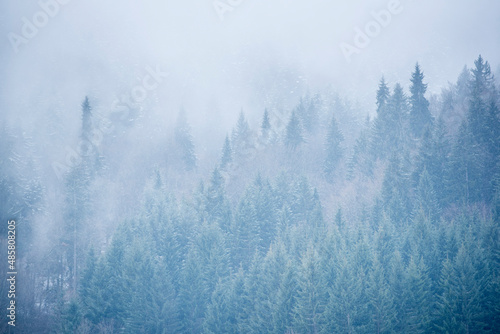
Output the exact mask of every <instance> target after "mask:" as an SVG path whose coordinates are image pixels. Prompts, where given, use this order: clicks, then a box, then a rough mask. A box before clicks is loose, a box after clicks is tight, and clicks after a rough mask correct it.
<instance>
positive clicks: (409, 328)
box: [401, 257, 432, 333]
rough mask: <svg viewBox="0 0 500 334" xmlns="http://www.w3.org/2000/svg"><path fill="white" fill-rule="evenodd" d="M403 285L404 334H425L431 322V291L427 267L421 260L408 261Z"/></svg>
mask: <svg viewBox="0 0 500 334" xmlns="http://www.w3.org/2000/svg"><path fill="white" fill-rule="evenodd" d="M403 282H404V285H403V295H402V298H403V310H404V312H403V317H402V319H401V321H402V325H403V328H404V332H405V333H427V332H428V331H429V329H430V320H431V310H432V308H431V306H432V299H431V290H430V281H429V277H428V272H427V267H426V266H425V264H424V263H423V261H422V259H419V260H414V259H413V257H412V258H411V259H410V262H409V264H408V267H407V269H406V273H405V275H404V281H403Z"/></svg>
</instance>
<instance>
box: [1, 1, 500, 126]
mask: <svg viewBox="0 0 500 334" xmlns="http://www.w3.org/2000/svg"><path fill="white" fill-rule="evenodd" d="M53 1H55V0H53ZM60 1H61V2H64V1H62V0H60ZM65 1H67V0H65ZM394 1H395V0H383V1H378V0H376V1H375V0H374V1H362V0H354V1H332V0H307V1H305V0H304V1H294V0H288V1H285V0H276V1H264V0H242V1H237V0H221V1H220V3H224V4H226V6H227V3H232V4H233V5H234V6H233V8H232V10H231V11H227V12H225V13H224V15H223V17H224V19H223V20H221V19H220V16H219V15H218V13H217V11H216V10H215V9H214V1H212V0H202V1H199V0H198V1H194V0H182V1H180V0H177V1H173V0H149V1H148V0H146V1H131V0H129V1H123V0H121V1H119V0H114V1H106V2H103V1H98V0H85V1H83V0H71V1H67V2H68V3H67V4H64V5H59V8H58V10H57V13H55V15H54V16H53V17H50V16H47V17H48V20H47V22H45V23H44V25H43V27H40V28H39V29H38V32H37V34H36V36H34V37H32V38H26V39H25V40H24V41H23V42H22V43H20V44H19V45H18V52H17V53H16V52H15V51H14V49H15V48H13V43H12V41H10V40H9V38H10V39H12V36H14V35H12V33H14V34H16V36H23V31H22V30H23V26H24V25H25V21H23V18H26V19H27V20H28V21H29V22H31V23H33V21H34V20H35V17H36V18H37V19H39V20H41V22H42V23H43V14H42V16H37V13H38V14H39V12H40V11H41V10H42V9H41V5H40V3H50V2H51V1H49V0H41V1H22V2H21V1H14V0H5V1H2V2H1V3H0V13H1V14H0V35H1V36H2V37H1V39H0V40H1V42H0V50H1V51H0V57H1V60H2V61H1V63H0V76H1V78H2V86H1V89H0V91H1V92H0V104H1V106H2V109H1V110H2V111H1V112H2V113H3V112H7V113H9V114H11V113H12V115H14V116H12V117H13V118H14V119H19V117H21V116H20V115H22V117H23V119H24V120H26V119H27V118H33V119H36V118H37V117H44V116H45V114H46V113H47V110H49V109H50V108H59V109H65V108H70V106H75V105H76V106H78V105H79V103H80V101H81V100H82V98H83V96H85V95H87V94H89V95H91V96H94V99H95V100H96V101H99V103H101V106H102V107H103V108H108V107H110V106H111V104H112V101H113V99H115V98H116V96H119V95H120V94H123V93H127V92H129V91H130V90H131V89H132V88H133V87H134V86H135V85H137V84H138V82H140V81H141V80H142V78H143V77H144V76H145V75H146V67H147V66H152V67H155V66H159V67H161V68H162V69H164V70H165V71H167V72H169V73H170V76H169V78H168V79H166V80H165V81H164V82H163V83H162V85H160V88H158V89H157V90H155V91H154V92H151V94H149V95H150V96H148V99H152V102H154V103H157V104H159V105H163V106H165V109H166V111H165V114H166V115H171V114H176V113H177V110H178V107H179V106H180V105H184V106H186V108H187V110H188V113H190V114H191V115H196V117H195V118H196V119H197V120H199V121H203V120H204V119H206V118H207V117H212V116H213V115H215V117H219V118H224V119H227V120H228V123H232V122H233V121H234V120H235V119H236V117H237V116H236V115H237V113H238V112H239V110H240V108H242V107H243V108H245V110H249V113H250V114H251V113H252V111H253V110H255V112H258V113H259V114H260V113H261V109H263V108H264V107H266V106H267V104H268V102H267V101H266V98H267V97H268V96H269V95H270V94H271V93H270V92H279V93H283V92H287V93H289V94H290V96H291V97H292V98H296V97H297V96H298V94H300V93H302V92H304V91H305V90H307V89H309V90H315V89H318V88H324V87H325V86H328V85H331V86H332V87H333V88H335V89H337V90H338V91H340V92H343V93H345V94H348V95H349V96H351V97H354V98H357V99H359V100H360V101H361V103H362V104H363V105H368V106H372V108H374V103H373V102H374V101H373V98H374V93H375V90H376V85H377V82H378V80H379V79H380V77H381V76H382V75H385V76H386V78H387V80H388V81H389V82H390V83H391V84H393V83H395V82H396V81H400V82H401V83H402V84H403V85H404V86H407V82H408V79H409V77H410V73H411V71H412V70H413V66H414V64H415V62H416V61H419V62H420V63H421V65H422V68H423V70H424V72H425V74H426V79H427V81H428V82H429V83H430V84H429V90H430V91H436V92H437V91H439V90H440V88H441V87H442V86H443V85H445V84H446V82H447V81H454V80H455V79H456V77H457V76H458V74H459V72H460V70H461V69H462V67H463V65H464V64H469V65H470V64H472V62H473V60H474V59H475V58H476V57H477V55H478V54H479V53H481V54H482V55H483V56H484V57H485V58H486V59H487V60H489V61H490V63H491V64H492V65H493V67H494V68H495V69H496V66H497V65H498V64H499V63H500V1H497V0H479V1H474V2H473V1H467V0H421V1H418V0H400V1H399V3H400V4H399V5H398V8H399V12H398V13H397V14H394V15H392V16H391V19H390V23H389V24H387V25H386V26H385V27H381V28H380V31H379V32H375V33H374V34H373V37H371V38H370V43H369V45H368V46H367V47H363V48H359V54H354V55H353V56H352V57H351V61H350V62H348V61H347V60H346V58H345V57H344V55H343V54H342V52H341V48H340V45H341V43H349V44H351V45H355V44H354V37H355V31H356V29H357V28H359V29H361V30H365V28H366V26H367V25H370V22H372V23H373V21H374V17H373V14H372V12H373V11H376V12H380V11H381V10H386V9H388V7H390V6H393V5H394ZM396 2H397V1H396ZM34 16H35V17H34ZM9 34H10V35H9ZM23 38H24V37H23ZM14 44H15V43H14ZM271 95H272V94H271ZM266 96H267V97H266ZM150 102H151V101H150ZM368 112H370V110H368ZM226 116H227V117H226ZM12 117H11V120H12ZM167 118H168V116H167ZM190 118H191V120H192V121H193V122H195V120H193V116H191V117H190ZM75 119H76V118H75Z"/></svg>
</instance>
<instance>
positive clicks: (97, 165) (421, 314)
mask: <svg viewBox="0 0 500 334" xmlns="http://www.w3.org/2000/svg"><path fill="white" fill-rule="evenodd" d="M424 73H425V68H422V67H421V66H419V64H418V63H417V64H416V66H415V67H414V68H409V69H408V75H405V76H406V77H408V80H407V82H399V83H398V82H387V81H386V79H384V78H383V77H382V78H381V79H380V83H379V85H378V87H373V91H376V101H372V102H373V103H372V105H373V109H374V110H376V114H374V115H371V116H370V112H369V111H364V110H362V111H359V109H358V107H357V106H356V104H355V103H352V102H350V101H349V100H348V99H347V98H343V97H342V96H339V95H338V94H335V93H333V92H332V91H330V90H324V91H321V92H310V93H308V94H305V95H304V96H296V97H294V98H293V99H294V100H293V101H292V102H293V103H294V104H295V107H294V108H290V109H277V108H271V107H270V108H269V109H266V110H262V111H259V114H260V115H261V116H260V120H259V122H251V121H249V119H248V118H247V111H245V110H235V111H234V112H235V113H238V114H239V117H238V120H237V122H236V124H234V126H233V128H232V129H224V128H222V127H221V128H214V129H212V131H211V132H212V133H211V135H213V136H214V138H224V139H223V140H221V141H220V143H219V146H218V147H215V148H212V150H204V151H202V150H200V149H199V147H198V146H197V143H200V141H203V140H205V139H204V138H198V137H197V135H198V134H197V133H196V132H194V131H193V130H192V127H191V125H190V122H189V119H190V116H189V115H190V111H189V110H184V109H183V108H181V109H180V111H179V112H178V116H177V119H176V121H175V122H174V123H173V124H172V125H171V126H170V125H168V126H167V125H165V131H166V133H168V136H166V137H161V136H160V137H155V136H154V135H153V134H151V138H152V139H151V140H152V145H151V147H154V151H152V152H149V151H148V152H140V154H128V152H129V150H130V151H134V152H137V151H138V150H139V151H140V150H141V149H140V147H141V146H140V145H141V142H138V141H136V140H135V137H134V136H133V133H136V132H134V131H141V132H147V131H148V129H144V128H141V127H139V126H138V130H134V129H133V126H134V125H123V124H121V123H120V122H115V121H114V120H113V118H110V122H111V125H112V126H113V127H114V129H115V130H114V131H102V129H103V127H102V125H100V123H99V119H98V117H97V114H96V113H95V112H94V110H96V108H99V106H98V103H99V102H98V101H96V100H94V99H93V97H92V95H90V94H89V96H88V97H84V96H82V101H83V102H82V104H81V107H80V106H77V107H75V110H78V112H80V113H81V117H80V124H79V126H78V131H77V132H75V133H74V138H75V139H76V140H79V143H80V144H79V145H80V146H79V148H78V155H77V156H75V157H69V158H68V159H69V160H68V161H70V162H71V163H68V162H66V165H65V166H66V167H67V168H64V169H61V168H60V166H59V165H55V166H54V165H53V166H52V167H54V168H55V170H56V171H57V172H59V173H60V176H61V177H60V179H59V180H58V181H57V182H59V183H60V189H62V192H61V193H59V194H56V192H55V190H54V188H51V187H49V186H47V185H45V184H44V179H42V178H41V177H40V175H42V171H41V170H40V169H41V168H40V167H39V166H37V163H36V161H37V154H36V153H35V152H32V151H33V150H32V149H31V148H30V147H32V145H33V143H32V139H30V138H29V137H22V135H20V133H23V132H22V131H19V129H11V128H7V127H6V126H3V125H2V127H1V131H2V137H3V139H2V141H1V142H0V156H1V157H2V159H1V160H0V171H1V173H0V177H1V179H0V195H1V196H3V198H2V201H1V203H0V205H1V206H2V207H1V208H0V213H1V219H2V220H3V221H7V220H8V219H13V218H15V219H16V221H18V222H19V224H18V234H19V239H18V243H19V246H18V249H19V254H18V266H20V268H22V269H19V272H20V274H19V276H18V280H19V281H18V283H17V286H18V288H19V292H18V293H19V296H18V300H19V302H18V305H19V308H18V310H17V312H18V313H17V315H18V324H19V328H16V329H17V330H18V332H19V333H214V334H215V333H276V334H285V333H287V334H292V333H495V332H498V331H499V328H500V111H499V108H500V94H499V91H498V84H499V82H498V81H497V79H498V78H496V77H495V76H494V75H493V73H492V70H491V68H490V65H489V63H488V61H486V60H485V59H483V58H482V57H481V56H479V57H478V58H477V59H476V60H475V61H474V62H473V64H471V66H470V68H468V67H464V69H463V71H462V73H460V75H459V76H458V80H457V81H456V83H453V84H451V83H450V85H449V86H448V87H445V88H443V89H442V92H441V94H430V93H429V92H428V91H427V84H428V82H427V79H426V77H425V76H424ZM457 74H458V73H457ZM405 87H408V88H405ZM142 112H147V111H142ZM252 112H253V113H255V112H254V111H252ZM54 124H56V125H54V126H55V127H57V121H56V122H55V123H54ZM138 124H140V123H138ZM136 126H137V124H136ZM118 130H119V131H118ZM15 133H16V135H14V134H15ZM96 138H99V139H98V140H97V139H96ZM155 138H161V140H159V141H154V140H155ZM117 142H120V143H121V144H123V143H125V144H123V146H124V147H125V148H123V149H122V150H121V151H119V153H116V152H115V151H113V149H114V147H117V146H116V145H117V144H116V143H117ZM138 148H139V149H138ZM213 152H215V153H213ZM38 153H39V152H38ZM26 157H28V158H31V159H27V158H26ZM117 157H119V159H118V158H117ZM27 175H28V176H27ZM131 176H133V177H131ZM126 177H127V178H126ZM110 198H113V199H114V200H113V201H110ZM54 199H59V202H60V206H59V212H60V216H59V217H53V216H50V215H48V214H47V212H50V209H49V208H47V206H48V205H49V203H52V201H54ZM103 203H104V204H103ZM50 220H56V223H54V222H51V223H49V221H50ZM104 222H106V224H104ZM43 224H47V226H48V227H47V228H46V229H44V233H45V234H44V236H43V237H40V236H35V233H34V232H33V231H39V230H40V229H41V227H40V226H41V225H43ZM1 226H2V231H1V233H0V235H2V238H3V236H6V235H7V233H6V225H1ZM47 240H50V245H49V246H46V247H39V245H40V244H42V243H45V244H46V242H47ZM1 242H2V244H1V247H2V248H3V249H6V243H7V240H6V239H5V240H4V239H2V240H1ZM1 270H3V272H2V277H5V276H6V268H4V266H1ZM4 274H5V275H4ZM7 290H8V285H7V282H5V281H4V282H3V283H2V285H1V291H0V294H1V295H2V297H3V296H4V295H6V294H7ZM6 302H7V301H6V299H2V308H3V309H4V310H5V309H6V307H7V304H6ZM4 320H5V319H4ZM1 326H2V328H0V332H5V333H7V332H8V325H7V323H6V322H4V321H2V322H1Z"/></svg>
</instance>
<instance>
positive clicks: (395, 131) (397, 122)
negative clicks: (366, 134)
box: [386, 83, 409, 153]
mask: <svg viewBox="0 0 500 334" xmlns="http://www.w3.org/2000/svg"><path fill="white" fill-rule="evenodd" d="M407 100H408V99H407V97H406V95H405V93H404V91H403V87H401V85H400V84H399V83H397V84H396V86H395V87H394V91H393V94H392V95H391V98H390V100H389V105H388V107H387V109H388V112H387V113H388V115H387V123H386V131H387V145H388V147H387V150H388V152H391V153H392V152H395V151H398V150H403V149H407V148H408V146H409V138H408V131H407V130H408V101H407Z"/></svg>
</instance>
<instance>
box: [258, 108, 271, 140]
mask: <svg viewBox="0 0 500 334" xmlns="http://www.w3.org/2000/svg"><path fill="white" fill-rule="evenodd" d="M260 130H261V132H262V137H263V138H264V139H267V138H268V137H269V131H270V130H271V122H270V121H269V112H268V111H267V109H265V110H264V115H263V116H262V123H261V125H260Z"/></svg>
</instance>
